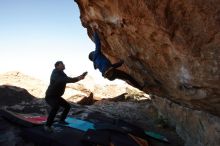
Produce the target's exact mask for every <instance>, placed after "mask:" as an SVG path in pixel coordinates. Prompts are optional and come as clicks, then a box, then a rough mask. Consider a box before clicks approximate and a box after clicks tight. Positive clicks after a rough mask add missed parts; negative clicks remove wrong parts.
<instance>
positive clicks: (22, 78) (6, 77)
mask: <svg viewBox="0 0 220 146" xmlns="http://www.w3.org/2000/svg"><path fill="white" fill-rule="evenodd" d="M0 85H11V86H17V87H21V88H24V89H26V90H27V91H28V92H29V93H30V94H32V95H33V96H35V97H38V98H43V97H44V94H45V90H46V88H47V85H46V84H45V83H44V82H43V81H41V80H39V79H36V78H34V77H31V76H28V75H25V74H23V73H21V72H18V71H10V72H6V73H4V74H0Z"/></svg>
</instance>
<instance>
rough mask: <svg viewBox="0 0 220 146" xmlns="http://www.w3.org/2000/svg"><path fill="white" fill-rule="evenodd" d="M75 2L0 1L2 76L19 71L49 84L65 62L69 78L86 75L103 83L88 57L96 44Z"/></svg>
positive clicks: (0, 63) (42, 0)
mask: <svg viewBox="0 0 220 146" xmlns="http://www.w3.org/2000/svg"><path fill="white" fill-rule="evenodd" d="M79 15H80V14H79V8H78V6H77V4H76V3H75V2H74V0H0V73H4V72H7V71H20V72H23V73H25V74H28V75H31V76H34V77H36V78H39V79H41V80H44V81H46V82H48V81H49V77H50V74H51V71H52V69H53V68H54V63H55V61H57V60H62V61H63V62H64V63H65V65H66V70H65V72H66V73H67V75H72V76H77V75H79V74H80V73H82V72H83V71H85V70H87V71H89V74H90V75H92V76H94V77H96V78H98V80H101V79H102V78H101V74H100V73H99V71H98V70H96V71H95V70H94V69H93V65H92V63H91V62H90V61H89V60H88V53H89V52H90V51H92V50H94V47H95V45H94V43H93V42H92V41H91V40H90V38H89V37H88V35H87V31H86V29H85V28H83V27H82V25H81V21H80V18H79Z"/></svg>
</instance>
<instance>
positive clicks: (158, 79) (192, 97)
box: [75, 0, 220, 116]
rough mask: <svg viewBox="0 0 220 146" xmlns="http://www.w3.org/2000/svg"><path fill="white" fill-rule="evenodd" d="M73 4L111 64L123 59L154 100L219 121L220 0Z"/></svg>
mask: <svg viewBox="0 0 220 146" xmlns="http://www.w3.org/2000/svg"><path fill="white" fill-rule="evenodd" d="M75 1H76V2H77V4H78V5H79V8H80V13H81V16H80V19H81V21H82V25H83V26H84V27H86V28H87V30H88V35H89V36H90V37H91V38H92V28H93V27H94V25H96V24H97V25H98V29H97V32H98V33H99V35H100V37H101V43H102V52H103V53H104V54H105V55H106V56H107V57H108V58H109V59H110V60H111V61H112V63H114V62H116V61H118V59H123V60H124V61H125V63H124V65H123V67H121V70H123V71H125V72H127V73H129V74H130V75H131V76H133V77H134V78H135V79H136V80H137V81H138V82H140V84H143V83H144V82H145V81H148V83H149V84H151V85H155V86H157V87H160V91H159V92H155V93H154V94H156V95H160V96H161V95H162V96H163V97H166V98H168V99H170V100H172V101H175V102H176V103H179V104H181V105H184V106H187V107H190V108H193V109H197V110H203V111H208V112H209V113H211V114H214V115H217V116H220V98H219V97H220V84H219V83H220V1H219V0H194V1H192V0H184V1H179V0H163V1H158V0H154V1H152V0H138V1H137V0H129V1H128V0H111V1H108V0H102V1H100V0H97V1H93V0H75ZM144 91H145V92H147V93H152V92H153V90H151V89H147V88H146V89H144Z"/></svg>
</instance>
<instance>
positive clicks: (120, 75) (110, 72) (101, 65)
mask: <svg viewBox="0 0 220 146" xmlns="http://www.w3.org/2000/svg"><path fill="white" fill-rule="evenodd" d="M93 39H94V42H95V45H96V49H95V51H92V52H90V53H89V59H90V60H91V61H92V62H93V65H94V68H95V69H97V68H98V69H99V71H100V72H101V73H102V76H103V77H104V78H107V79H109V80H110V81H112V80H115V79H121V80H124V81H126V82H128V83H129V84H131V85H132V86H134V87H136V88H138V89H140V90H141V89H142V88H143V86H141V85H140V84H139V83H138V82H137V81H136V80H135V79H134V78H132V77H131V76H130V75H129V74H127V73H125V72H123V71H121V70H119V69H118V68H119V67H120V66H122V64H123V63H124V61H123V60H121V61H119V62H117V63H115V64H111V62H110V60H109V59H108V58H107V57H106V56H105V55H104V54H102V52H101V42H100V38H99V35H98V33H97V31H95V30H94V38H93Z"/></svg>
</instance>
